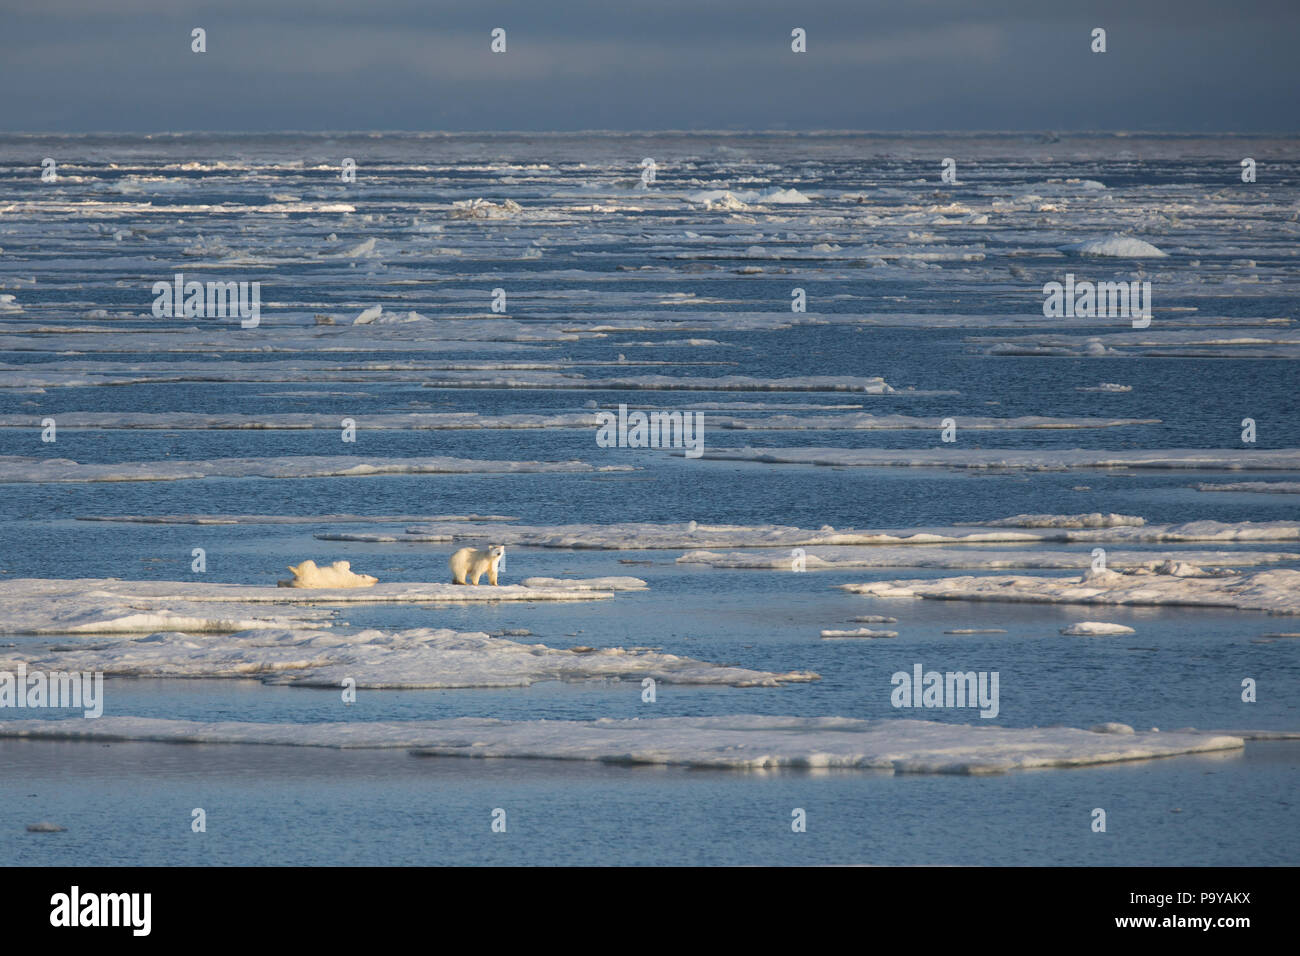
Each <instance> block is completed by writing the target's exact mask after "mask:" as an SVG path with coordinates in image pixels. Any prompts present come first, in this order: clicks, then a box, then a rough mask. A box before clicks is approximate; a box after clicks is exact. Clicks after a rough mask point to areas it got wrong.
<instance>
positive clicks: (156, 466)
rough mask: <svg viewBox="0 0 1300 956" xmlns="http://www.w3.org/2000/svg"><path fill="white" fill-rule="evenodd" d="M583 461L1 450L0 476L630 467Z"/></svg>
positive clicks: (350, 474) (78, 478) (344, 474)
mask: <svg viewBox="0 0 1300 956" xmlns="http://www.w3.org/2000/svg"><path fill="white" fill-rule="evenodd" d="M630 470H631V466H629V465H604V466H600V467H597V466H595V465H589V464H587V463H586V462H582V461H483V460H478V459H470V458H448V457H426V458H357V457H354V456H351V455H299V456H293V457H282V458H214V459H211V460H210V461H123V462H115V463H112V464H91V463H83V462H77V461H72V460H71V459H68V458H31V457H24V456H18V455H0V482H42V483H44V482H82V481H183V480H187V479H195V478H336V477H337V478H363V477H369V476H373V475H468V474H526V473H537V474H551V473H564V474H573V473H577V472H597V471H630Z"/></svg>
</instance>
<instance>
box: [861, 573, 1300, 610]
mask: <svg viewBox="0 0 1300 956" xmlns="http://www.w3.org/2000/svg"><path fill="white" fill-rule="evenodd" d="M840 587H842V588H844V589H845V590H846V591H851V592H853V593H854V594H862V595H866V596H868V597H877V598H931V599H935V600H946V601H1002V602H1012V603H1030V604H1114V605H1119V604H1125V605H1154V606H1186V607H1224V608H1236V609H1238V610H1243V611H1266V612H1268V613H1271V614H1300V571H1292V570H1288V569H1285V568H1279V569H1276V570H1271V571H1255V572H1251V573H1237V572H1234V571H1219V572H1208V571H1206V570H1204V569H1202V568H1199V567H1197V566H1195V565H1192V564H1187V563H1185V562H1182V561H1166V562H1164V563H1163V564H1162V565H1158V566H1157V567H1154V568H1133V569H1130V570H1127V571H1112V570H1101V571H1091V570H1090V571H1087V572H1085V573H1084V574H1083V575H1082V576H1081V577H1065V578H1059V577H1005V576H988V577H959V578H938V579H928V580H919V581H875V582H869V583H865V584H843V585H840Z"/></svg>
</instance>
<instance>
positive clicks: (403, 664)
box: [0, 628, 818, 689]
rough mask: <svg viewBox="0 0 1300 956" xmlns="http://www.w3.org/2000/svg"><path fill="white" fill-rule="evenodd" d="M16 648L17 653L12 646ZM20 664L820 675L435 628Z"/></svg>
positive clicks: (365, 683) (470, 677) (222, 672)
mask: <svg viewBox="0 0 1300 956" xmlns="http://www.w3.org/2000/svg"><path fill="white" fill-rule="evenodd" d="M11 653H17V652H11ZM19 661H21V662H22V663H25V664H26V666H27V667H28V668H29V669H37V670H43V671H47V672H49V671H88V672H99V673H102V674H104V675H105V676H106V677H172V678H220V677H224V678H255V679H259V680H261V681H263V682H264V683H267V684H292V685H297V686H302V687H340V686H342V682H343V681H344V680H345V679H351V680H353V681H355V685H354V686H356V687H358V688H371V689H399V688H406V689H413V688H451V687H527V686H528V685H530V684H536V683H539V682H541V681H588V680H634V681H640V680H642V679H644V678H646V677H650V678H653V679H654V680H656V681H661V682H664V683H676V684H717V685H727V686H732V687H776V686H778V685H780V684H787V683H802V682H807V681H813V680H817V679H818V675H817V674H815V673H813V672H811V671H789V672H787V673H774V672H770V671H759V670H750V669H747V668H743V667H724V666H720V665H717V664H710V663H708V662H707V661H700V660H695V659H694V658H690V657H679V656H677V655H676V654H665V653H662V652H659V651H654V650H650V649H648V648H622V647H608V648H591V647H580V648H572V649H565V648H556V647H548V646H547V645H545V644H522V643H520V642H518V641H512V640H509V639H508V638H504V637H492V636H490V635H488V634H484V633H481V632H469V633H464V632H457V631H452V630H447V629H445V628H443V629H435V628H413V629H410V630H403V631H389V630H363V631H360V632H358V633H353V634H345V633H343V632H341V631H332V630H331V631H321V630H313V629H306V628H291V629H282V630H255V631H241V632H237V633H234V634H221V635H213V634H182V633H179V632H176V631H170V632H157V633H153V634H150V635H148V636H145V637H133V638H118V639H116V640H101V641H97V642H95V643H93V644H92V643H85V644H75V645H73V644H69V645H63V646H61V647H58V648H55V649H53V650H51V651H49V652H47V653H43V654H38V655H35V656H29V657H25V658H19V660H14V661H6V660H4V658H3V657H0V670H4V669H7V670H11V671H12V670H13V667H12V666H10V665H16V664H17V663H18V662H19Z"/></svg>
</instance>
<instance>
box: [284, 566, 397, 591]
mask: <svg viewBox="0 0 1300 956" xmlns="http://www.w3.org/2000/svg"><path fill="white" fill-rule="evenodd" d="M289 570H290V571H292V572H293V580H292V581H280V582H278V586H279V587H282V588H368V587H370V586H371V585H372V584H378V583H379V578H376V577H372V576H371V575H369V574H356V573H355V572H353V570H352V565H351V564H349V563H348V562H347V561H335V562H334V563H333V564H331V565H330V566H329V567H328V568H319V567H317V566H316V562H315V561H304V562H303V563H302V564H300V565H298V566H297V567H296V568H295V567H294V566H293V565H292V564H291V565H289Z"/></svg>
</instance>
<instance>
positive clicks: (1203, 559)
mask: <svg viewBox="0 0 1300 956" xmlns="http://www.w3.org/2000/svg"><path fill="white" fill-rule="evenodd" d="M801 550H803V554H801V555H799V558H800V562H799V565H798V566H799V567H800V568H802V569H803V570H805V571H833V570H836V569H840V568H969V569H972V570H987V571H995V570H1002V569H1006V568H1045V569H1067V568H1068V569H1076V568H1077V569H1083V568H1089V567H1091V566H1092V562H1093V560H1094V559H1093V557H1092V554H1091V552H1090V551H1046V550H1035V551H1003V550H995V549H992V548H975V547H971V546H966V547H962V548H940V547H933V546H931V547H916V546H915V545H907V546H891V545H875V546H840V547H837V548H834V549H822V550H819V551H815V552H814V551H810V550H808V549H806V548H805V549H801ZM1178 557H1179V558H1180V559H1182V560H1183V561H1186V562H1190V563H1191V564H1193V565H1210V566H1217V567H1234V566H1235V567H1250V566H1254V565H1260V564H1277V563H1280V562H1292V561H1300V553H1296V552H1289V551H1284V552H1270V551H1179V552H1178ZM677 563H678V564H704V565H708V566H709V567H713V568H744V569H749V570H771V571H791V570H793V564H794V558H793V557H792V556H791V554H790V552H789V551H788V550H787V551H766V550H753V551H734V552H730V553H726V554H719V553H717V552H713V551H688V552H687V553H686V554H683V555H682V556H681V557H679V558H678V559H677ZM1166 563H1167V558H1166V557H1165V555H1164V554H1157V553H1153V552H1150V551H1116V550H1108V551H1107V552H1106V564H1107V565H1108V566H1110V567H1116V568H1151V569H1155V568H1158V567H1161V566H1163V565H1165V564H1166Z"/></svg>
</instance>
